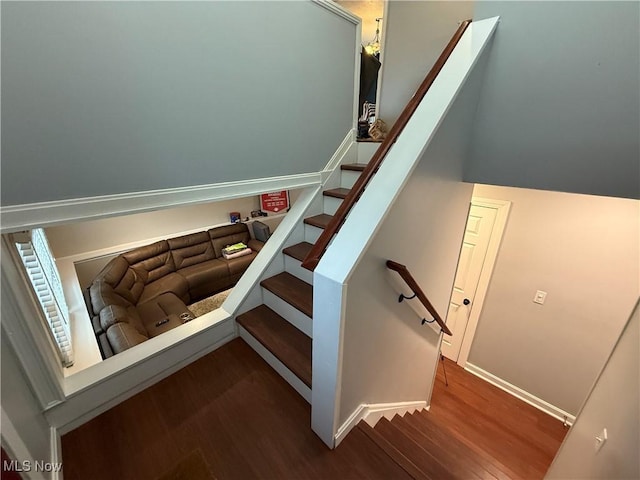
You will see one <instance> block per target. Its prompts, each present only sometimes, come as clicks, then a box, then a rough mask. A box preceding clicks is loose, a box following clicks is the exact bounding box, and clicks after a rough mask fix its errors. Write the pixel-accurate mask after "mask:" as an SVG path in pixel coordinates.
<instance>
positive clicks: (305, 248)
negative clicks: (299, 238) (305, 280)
mask: <svg viewBox="0 0 640 480" xmlns="http://www.w3.org/2000/svg"><path fill="white" fill-rule="evenodd" d="M312 248H313V244H312V243H309V242H300V243H296V244H295V245H291V246H290V247H287V248H285V249H284V250H282V253H284V254H285V255H288V256H289V257H292V258H295V259H296V260H299V261H301V262H302V261H303V260H304V259H305V258H306V257H307V254H308V253H309V251H310V250H311V249H312Z"/></svg>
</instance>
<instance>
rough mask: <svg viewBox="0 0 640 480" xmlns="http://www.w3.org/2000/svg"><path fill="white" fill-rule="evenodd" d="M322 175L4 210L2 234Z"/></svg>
mask: <svg viewBox="0 0 640 480" xmlns="http://www.w3.org/2000/svg"><path fill="white" fill-rule="evenodd" d="M321 182H322V174H321V173H320V172H313V173H303V174H297V175H287V176H281V177H270V178H261V179H252V180H241V181H237V182H225V183H216V184H211V185H196V186H190V187H178V188H167V189H162V190H149V191H145V192H133V193H122V194H115V195H103V196H97V197H85V198H74V199H69V200H55V201H51V202H39V203H30V204H25V205H9V206H5V207H0V218H1V221H2V226H1V228H0V233H11V232H16V231H20V230H28V229H30V228H35V227H52V226H54V225H60V224H64V223H70V222H76V221H81V220H97V219H100V218H107V217H113V216H116V215H127V214H131V213H143V212H148V211H152V210H159V209H163V208H169V207H171V208H175V207H179V206H185V205H195V204H198V203H208V202H214V201H219V200H229V199H232V198H240V197H249V196H251V195H259V194H261V193H265V192H274V191H277V190H293V189H297V188H305V187H311V186H314V185H320V183H321Z"/></svg>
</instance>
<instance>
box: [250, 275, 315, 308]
mask: <svg viewBox="0 0 640 480" xmlns="http://www.w3.org/2000/svg"><path fill="white" fill-rule="evenodd" d="M260 286H262V287H264V288H266V289H267V290H269V291H270V292H271V293H273V294H274V295H276V296H278V297H280V298H281V299H282V300H284V301H285V302H287V303H288V304H290V305H292V306H294V307H295V308H297V309H298V310H300V311H301V312H302V313H304V314H305V315H306V316H308V317H312V316H313V286H312V285H310V284H308V283H307V282H304V281H302V280H300V279H299V278H298V277H296V276H294V275H291V274H290V273H289V272H282V273H279V274H277V275H274V276H273V277H269V278H266V279H264V280H263V281H262V282H260Z"/></svg>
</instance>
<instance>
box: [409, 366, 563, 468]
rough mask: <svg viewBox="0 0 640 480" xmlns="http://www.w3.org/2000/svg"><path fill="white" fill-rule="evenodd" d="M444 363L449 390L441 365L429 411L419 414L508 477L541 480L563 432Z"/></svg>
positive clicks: (526, 406)
mask: <svg viewBox="0 0 640 480" xmlns="http://www.w3.org/2000/svg"><path fill="white" fill-rule="evenodd" d="M444 362H445V364H446V371H447V376H448V379H449V386H448V387H447V386H445V378H444V374H443V368H442V362H440V365H439V366H438V373H437V375H436V382H435V385H434V390H433V395H432V398H431V409H430V411H429V412H428V413H424V414H423V415H428V416H429V419H430V420H432V423H435V424H436V425H438V426H439V427H441V428H442V430H444V431H445V432H447V433H449V434H451V435H453V436H455V437H456V438H458V440H461V441H462V442H463V443H465V444H466V445H467V446H469V447H470V448H472V449H473V450H475V451H476V452H477V453H478V454H480V455H481V456H482V457H484V458H485V459H486V460H487V461H488V462H491V463H493V464H494V465H496V466H498V467H500V470H501V471H505V472H508V473H509V476H510V477H511V478H522V479H539V478H543V477H544V475H545V473H546V471H547V469H548V468H549V465H551V462H552V461H553V458H554V457H555V454H556V452H557V451H558V449H559V448H560V444H561V443H562V440H563V439H564V437H565V435H566V434H567V432H568V431H569V430H568V428H566V427H564V426H563V424H562V422H561V421H559V420H557V419H555V418H553V417H551V416H549V415H547V414H545V413H543V412H541V411H540V410H538V409H537V408H534V407H532V406H531V405H529V404H527V403H525V402H523V401H521V400H518V399H517V398H515V397H513V396H512V395H509V394H507V393H505V392H503V391H502V390H500V389H499V388H497V387H494V386H493V385H491V384H490V383H487V382H485V381H484V380H482V379H480V378H478V377H476V376H475V375H472V374H470V373H469V372H466V371H465V370H464V369H463V368H461V367H459V366H458V365H457V364H455V363H454V362H452V361H450V360H448V359H445V360H444ZM418 421H420V419H419V418H418ZM425 423H426V422H423V423H422V424H425ZM425 427H427V425H425Z"/></svg>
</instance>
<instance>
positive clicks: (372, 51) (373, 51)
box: [364, 17, 382, 55]
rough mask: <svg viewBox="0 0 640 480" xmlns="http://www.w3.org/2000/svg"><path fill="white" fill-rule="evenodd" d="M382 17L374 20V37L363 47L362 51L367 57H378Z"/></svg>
mask: <svg viewBox="0 0 640 480" xmlns="http://www.w3.org/2000/svg"><path fill="white" fill-rule="evenodd" d="M381 20H382V17H379V18H376V35H375V37H373V40H371V41H370V42H369V43H368V44H367V45H366V46H365V47H364V50H365V51H366V52H367V53H368V54H369V55H378V54H379V53H380V21H381Z"/></svg>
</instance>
